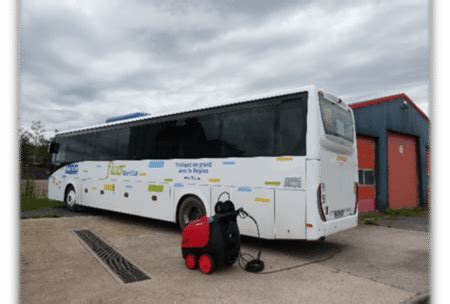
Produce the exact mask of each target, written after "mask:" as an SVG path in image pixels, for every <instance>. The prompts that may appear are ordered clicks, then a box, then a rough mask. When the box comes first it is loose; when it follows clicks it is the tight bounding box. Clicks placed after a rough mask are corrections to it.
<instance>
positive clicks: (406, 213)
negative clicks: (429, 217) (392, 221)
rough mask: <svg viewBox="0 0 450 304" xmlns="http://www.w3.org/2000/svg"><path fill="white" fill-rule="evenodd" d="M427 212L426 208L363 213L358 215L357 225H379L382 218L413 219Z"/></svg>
mask: <svg viewBox="0 0 450 304" xmlns="http://www.w3.org/2000/svg"><path fill="white" fill-rule="evenodd" d="M427 212H428V209H427V208H402V209H389V208H388V209H384V210H382V211H376V212H365V213H360V214H359V223H360V224H364V225H375V226H378V225H379V224H380V220H381V219H384V218H398V217H415V216H423V215H425V214H426V213H427Z"/></svg>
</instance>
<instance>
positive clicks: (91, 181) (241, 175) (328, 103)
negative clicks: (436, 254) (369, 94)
mask: <svg viewBox="0 0 450 304" xmlns="http://www.w3.org/2000/svg"><path fill="white" fill-rule="evenodd" d="M50 153H52V162H53V165H54V166H56V167H55V168H58V169H57V170H56V171H55V172H54V173H53V174H52V175H51V176H50V178H49V192H48V195H49V198H50V199H53V200H59V201H64V202H65V204H66V205H67V207H68V208H70V209H73V210H76V209H77V207H78V206H89V207H94V208H100V209H106V210H111V211H117V212H122V213H127V214H133V215H138V216H143V217H148V218H154V219H160V220H165V221H171V222H175V223H178V225H180V227H184V225H186V223H187V222H189V221H191V220H193V219H196V218H198V217H200V216H201V215H205V214H206V215H208V216H209V215H212V214H214V205H215V203H216V202H217V200H218V197H219V195H220V194H221V193H223V192H224V191H227V192H228V193H229V194H230V195H231V200H232V201H233V202H234V204H235V205H236V208H238V207H243V208H244V209H245V210H246V211H248V212H249V213H250V214H252V215H253V216H254V217H255V218H256V220H257V221H258V223H259V226H260V233H261V237H262V238H265V239H308V240H317V239H320V238H324V237H326V236H329V235H330V234H333V233H336V232H339V231H342V230H345V229H349V228H352V227H355V226H356V225H357V193H356V192H357V176H358V175H357V174H358V171H357V153H356V140H355V128H354V120H353V112H352V110H351V108H350V107H349V106H348V105H346V104H345V103H344V102H342V101H341V100H340V99H339V98H336V97H334V96H332V95H330V94H327V93H325V92H324V91H321V90H319V89H317V88H316V87H313V86H309V87H305V88H301V89H299V90H298V92H296V93H290V94H285V95H278V96H274V97H268V98H260V99H254V100H251V101H246V102H239V103H230V104H226V105H221V106H216V107H211V108H206V109H201V110H194V111H189V112H183V113H177V114H170V115H162V116H150V117H148V116H147V117H145V116H144V117H140V118H134V119H127V120H123V121H116V122H110V123H105V124H102V125H98V126H93V127H87V128H82V129H76V130H70V131H65V132H59V133H58V134H56V136H55V139H54V141H53V142H52V143H51V145H50ZM223 198H224V199H225V198H226V197H223ZM239 221H240V222H239V227H240V230H241V233H242V234H244V235H250V236H256V229H255V227H254V226H253V224H252V222H251V221H241V220H240V219H239Z"/></svg>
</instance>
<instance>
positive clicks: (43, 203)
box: [20, 197, 63, 211]
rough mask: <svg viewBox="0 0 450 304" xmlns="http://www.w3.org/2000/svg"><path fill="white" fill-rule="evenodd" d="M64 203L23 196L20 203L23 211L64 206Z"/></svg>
mask: <svg viewBox="0 0 450 304" xmlns="http://www.w3.org/2000/svg"><path fill="white" fill-rule="evenodd" d="M62 206H63V204H62V203H61V202H58V201H53V200H49V199H46V198H34V197H23V198H22V200H21V204H20V210H21V211H30V210H38V209H42V208H50V207H62Z"/></svg>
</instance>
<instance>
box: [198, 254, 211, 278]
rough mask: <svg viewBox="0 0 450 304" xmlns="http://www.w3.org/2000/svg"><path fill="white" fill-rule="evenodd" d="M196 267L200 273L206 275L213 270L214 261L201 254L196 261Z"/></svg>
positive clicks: (208, 256)
mask: <svg viewBox="0 0 450 304" xmlns="http://www.w3.org/2000/svg"><path fill="white" fill-rule="evenodd" d="M198 266H199V268H200V271H201V272H203V273H204V274H208V273H211V272H212V271H213V270H214V261H213V259H212V257H211V256H210V255H209V254H202V255H201V256H200V259H199V261H198Z"/></svg>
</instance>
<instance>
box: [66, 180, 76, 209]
mask: <svg viewBox="0 0 450 304" xmlns="http://www.w3.org/2000/svg"><path fill="white" fill-rule="evenodd" d="M64 204H65V205H66V208H67V209H69V210H70V211H74V212H75V211H78V207H77V194H76V192H75V188H74V187H73V186H69V187H67V190H66V195H65V196H64Z"/></svg>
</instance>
